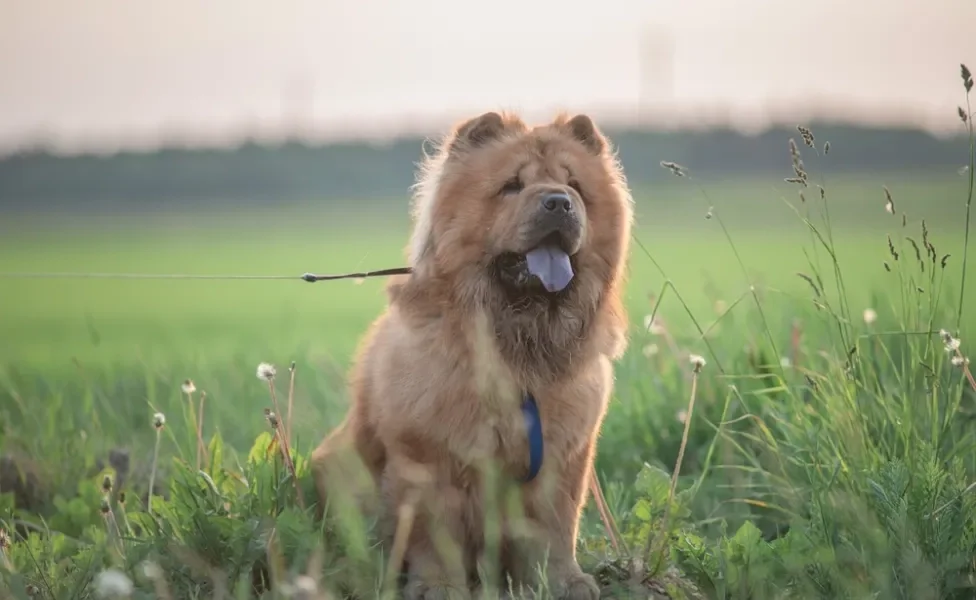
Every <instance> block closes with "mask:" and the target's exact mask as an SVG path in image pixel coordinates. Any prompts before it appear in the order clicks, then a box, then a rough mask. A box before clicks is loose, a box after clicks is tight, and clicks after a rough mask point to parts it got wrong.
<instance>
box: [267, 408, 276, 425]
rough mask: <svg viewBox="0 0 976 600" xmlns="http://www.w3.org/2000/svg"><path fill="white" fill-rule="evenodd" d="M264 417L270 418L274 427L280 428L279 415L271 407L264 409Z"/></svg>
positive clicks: (269, 421) (270, 422)
mask: <svg viewBox="0 0 976 600" xmlns="http://www.w3.org/2000/svg"><path fill="white" fill-rule="evenodd" d="M264 418H265V419H267V420H268V424H270V425H271V428H272V429H278V415H276V414H274V412H273V411H272V410H271V409H270V408H266V409H264Z"/></svg>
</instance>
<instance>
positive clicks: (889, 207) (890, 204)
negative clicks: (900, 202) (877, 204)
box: [882, 185, 895, 215]
mask: <svg viewBox="0 0 976 600" xmlns="http://www.w3.org/2000/svg"><path fill="white" fill-rule="evenodd" d="M882 188H883V189H884V195H885V210H886V211H888V213H889V214H892V215H893V214H895V201H894V200H893V199H892V198H891V191H890V190H889V189H888V186H886V185H885V186H882Z"/></svg>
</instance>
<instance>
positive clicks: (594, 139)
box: [564, 115, 607, 154]
mask: <svg viewBox="0 0 976 600" xmlns="http://www.w3.org/2000/svg"><path fill="white" fill-rule="evenodd" d="M564 127H565V129H566V130H567V131H568V132H569V134H570V135H572V136H573V138H575V139H576V141H578V142H580V143H581V144H583V146H585V147H586V149H587V150H589V151H590V152H592V153H593V154H603V151H604V150H606V148H607V140H606V138H605V137H603V134H602V133H600V130H599V129H597V127H596V123H594V122H593V119H591V118H590V117H588V116H586V115H576V116H575V117H573V118H572V119H570V120H568V121H566V123H565V125H564Z"/></svg>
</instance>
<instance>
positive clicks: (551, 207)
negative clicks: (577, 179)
mask: <svg viewBox="0 0 976 600" xmlns="http://www.w3.org/2000/svg"><path fill="white" fill-rule="evenodd" d="M542 208H544V209H546V210H547V211H550V212H564V213H568V212H571V211H572V210H573V201H572V200H570V199H569V196H568V195H566V194H564V193H563V192H551V193H549V194H546V195H545V196H543V197H542Z"/></svg>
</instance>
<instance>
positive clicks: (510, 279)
mask: <svg viewBox="0 0 976 600" xmlns="http://www.w3.org/2000/svg"><path fill="white" fill-rule="evenodd" d="M494 265H495V268H496V272H497V274H498V276H499V278H500V279H502V281H503V282H504V283H506V284H508V285H509V286H511V287H515V288H517V289H521V290H527V291H529V290H531V289H532V288H541V289H542V290H545V291H546V292H548V293H549V294H558V293H559V292H562V291H563V290H565V289H566V288H568V287H569V285H570V283H572V281H573V277H574V276H575V272H574V270H573V261H572V257H571V256H570V254H569V252H567V251H566V248H565V243H564V240H563V239H562V236H560V235H559V234H558V233H554V234H552V235H549V236H547V237H545V238H543V239H542V240H541V242H540V243H539V244H538V245H537V246H535V247H534V248H532V249H530V250H528V251H527V252H525V253H517V252H505V253H503V254H500V255H499V256H498V257H496V259H495V260H494Z"/></svg>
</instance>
